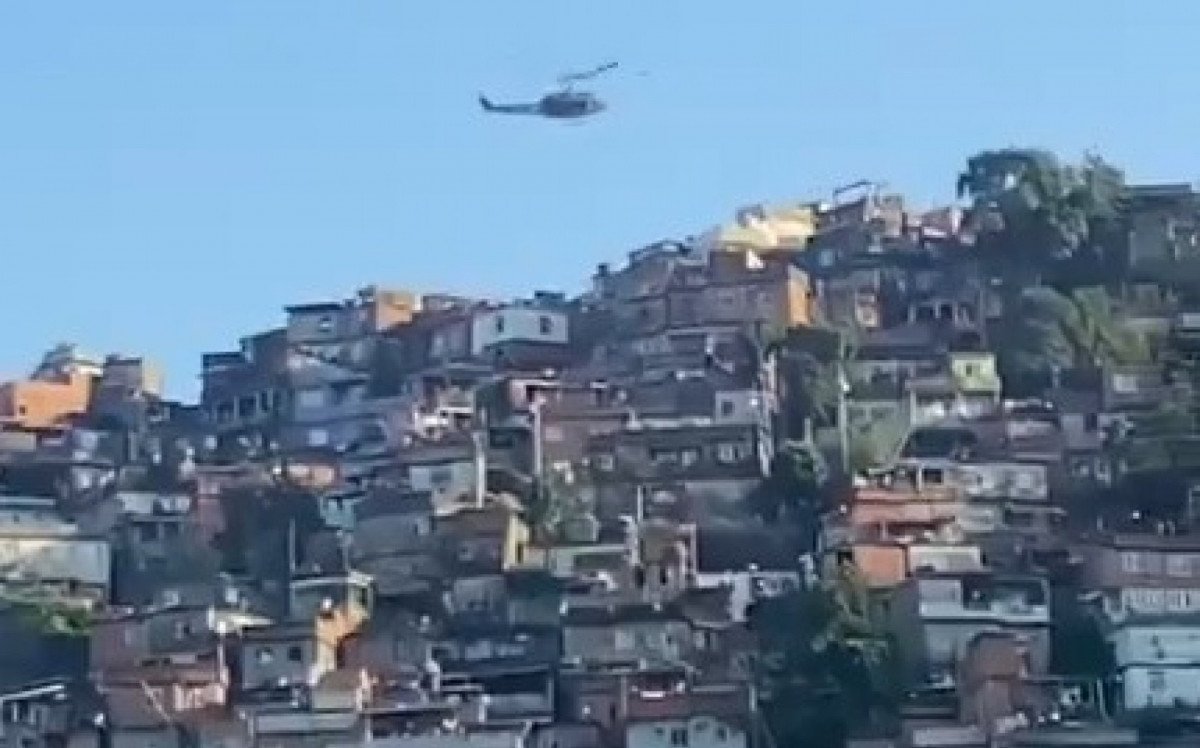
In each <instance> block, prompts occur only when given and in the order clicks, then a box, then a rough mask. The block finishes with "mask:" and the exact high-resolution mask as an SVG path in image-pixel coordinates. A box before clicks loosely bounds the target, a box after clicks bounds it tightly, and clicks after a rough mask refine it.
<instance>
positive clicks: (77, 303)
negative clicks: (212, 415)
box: [0, 0, 1200, 394]
mask: <svg viewBox="0 0 1200 748" xmlns="http://www.w3.org/2000/svg"><path fill="white" fill-rule="evenodd" d="M1141 5H1142V4H1137V3H1127V2H1118V1H1117V0H1112V1H1110V2H1098V3H1088V4H1080V3H1075V2H1053V1H1047V0H1040V1H1039V2H1025V1H1012V0H1010V1H1009V2H1004V3H984V2H963V1H962V0H957V1H955V2H949V1H941V0H922V1H921V2H912V1H911V0H910V1H908V2H900V1H898V0H888V1H884V0H880V1H879V2H824V3H817V2H797V0H739V1H738V2H736V3H734V2H726V1H724V0H721V1H718V0H604V1H603V2H582V1H578V2H571V1H568V0H540V1H537V2H534V1H533V0H472V1H471V2H467V1H465V0H458V1H455V0H425V1H424V2H422V1H420V0H355V1H354V2H346V1H345V0H323V1H322V2H313V1H310V0H193V1H192V2H163V0H139V1H136V2H135V1H133V0H103V2H96V1H91V0H89V1H84V0H75V2H54V1H52V0H5V1H4V2H2V3H0V281H2V282H3V291H2V293H0V312H2V313H3V317H4V319H5V320H6V325H5V336H4V338H3V341H2V343H0V374H6V375H16V374H21V373H24V371H25V370H26V369H27V368H29V367H30V366H32V364H33V360H34V359H35V358H36V356H37V355H38V354H39V352H40V351H41V350H43V349H44V348H45V347H46V346H48V345H50V344H52V343H54V342H56V341H59V340H74V341H77V342H80V343H81V344H84V345H85V346H87V347H88V348H90V349H93V350H95V351H97V352H106V351H110V350H119V351H122V352H127V353H143V354H145V355H149V356H151V357H153V358H155V359H157V360H159V361H161V362H162V363H163V364H164V365H165V366H167V368H168V381H169V383H170V388H171V390H172V391H174V392H176V393H181V394H191V393H193V392H194V391H195V382H196V370H197V366H198V360H199V359H198V357H199V354H200V352H201V351H202V350H206V349H217V348H221V347H224V346H227V345H230V344H232V343H233V342H234V340H235V339H236V337H237V336H238V335H240V334H243V333H246V332H249V331H253V330H256V329H261V328H264V327H266V326H267V325H270V324H274V323H276V322H277V321H278V320H279V319H280V315H281V312H280V310H279V308H280V307H281V306H282V305H283V304H285V303H287V302H289V301H301V300H317V299H322V298H326V297H338V296H340V295H342V294H346V293H349V292H351V291H353V290H354V289H355V288H356V287H358V286H359V285H362V284H366V283H369V282H378V283H382V284H391V285H396V286H404V287H412V288H415V289H426V290H451V291H462V292H488V293H492V294H496V295H504V294H512V293H522V292H525V291H528V290H530V289H533V288H544V287H561V288H564V289H567V290H575V289H578V288H581V287H582V286H583V284H584V283H585V282H586V279H587V276H588V274H589V273H590V271H591V269H592V268H593V267H594V265H595V263H596V262H598V261H602V260H605V259H609V260H616V259H618V258H620V257H621V256H622V255H623V253H624V252H625V251H627V250H629V249H632V248H635V247H637V246H640V245H641V244H643V243H646V242H649V241H652V240H655V239H659V238H664V237H667V236H674V235H682V234H685V233H688V232H692V231H696V230H700V229H702V228H705V227H706V226H708V225H710V224H712V223H715V222H716V221H717V220H718V219H721V218H723V217H725V216H726V215H727V214H728V213H729V211H730V210H732V209H733V208H734V207H736V206H737V205H739V204H742V203H747V202H751V201H755V200H759V199H772V200H773V199H786V198H790V197H804V196H817V195H821V194H825V193H826V192H827V191H828V190H829V189H830V188H832V187H835V186H837V185H838V184H841V183H844V182H847V181H852V180H854V179H858V178H863V177H870V178H875V179H880V180H884V181H886V182H888V183H889V184H891V185H892V186H894V187H896V188H898V189H903V190H904V191H906V192H908V193H909V194H911V195H913V196H914V197H916V198H919V199H921V200H938V199H948V198H949V197H950V194H951V189H952V185H953V181H954V176H955V173H956V170H957V168H958V167H959V165H960V164H961V163H962V161H963V159H964V157H965V156H966V155H968V154H969V153H971V152H972V151H974V150H978V149H980V148H983V147H988V146H1002V145H1010V144H1022V145H1024V144H1037V145H1045V146H1048V147H1051V148H1054V149H1057V150H1060V151H1061V152H1063V153H1065V154H1068V155H1072V156H1074V155H1079V154H1081V153H1082V152H1083V151H1084V150H1085V149H1095V150H1097V151H1099V152H1101V153H1103V154H1105V155H1107V156H1109V157H1110V158H1111V159H1113V160H1115V161H1117V162H1118V163H1120V164H1121V165H1123V166H1125V167H1126V168H1127V170H1128V171H1129V173H1130V174H1131V175H1132V176H1133V177H1135V178H1147V179H1154V178H1170V179H1187V180H1190V179H1192V178H1194V177H1195V176H1196V169H1195V166H1194V163H1193V161H1194V160H1195V157H1194V156H1193V155H1192V154H1193V153H1194V152H1195V149H1194V144H1195V142H1196V138H1197V133H1200V104H1197V96H1196V93H1197V91H1196V79H1195V66H1194V64H1193V59H1192V58H1193V56H1194V55H1193V50H1194V46H1195V44H1194V38H1193V37H1194V32H1195V29H1196V28H1198V27H1200V3H1196V2H1194V1H1193V0H1175V1H1174V2H1171V1H1169V0H1163V1H1162V2H1156V3H1153V4H1149V5H1146V7H1145V8H1144V9H1143V8H1142V7H1141ZM1085 6H1086V7H1085ZM1079 14H1083V15H1079ZM610 58H611V59H616V60H620V61H621V63H622V65H623V66H624V68H625V69H624V70H623V71H620V72H618V73H617V74H616V75H614V76H612V77H611V78H610V79H608V80H606V81H605V82H604V83H603V84H601V86H600V90H601V91H602V93H604V94H605V95H606V96H607V97H608V98H609V99H610V100H611V104H612V107H613V108H612V111H611V112H609V113H607V114H606V115H604V117H603V118H602V119H601V120H598V121H594V122H591V123H588V124H584V125H579V126H570V125H561V124H556V123H552V122H543V121H538V120H522V119H509V120H504V119H489V118H485V117H484V116H482V115H481V114H480V112H479V111H478V110H477V108H476V101H475V96H476V93H477V92H479V91H481V90H482V91H487V92H489V93H490V94H492V95H493V96H495V97H496V98H502V97H512V98H516V97H519V96H521V95H538V94H540V93H541V92H542V91H543V89H544V88H545V87H546V86H547V85H548V84H550V83H551V82H552V81H553V79H554V77H555V76H556V75H557V74H558V73H560V72H562V71H564V70H568V69H571V68H582V67H587V66H590V65H593V64H597V63H599V62H601V61H604V60H607V59H610ZM643 70H644V71H646V72H647V73H648V75H646V76H645V77H639V76H636V75H634V73H636V72H639V71H643Z"/></svg>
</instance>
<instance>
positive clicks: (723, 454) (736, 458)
mask: <svg viewBox="0 0 1200 748" xmlns="http://www.w3.org/2000/svg"><path fill="white" fill-rule="evenodd" d="M750 454H751V450H750V447H749V446H748V445H747V444H746V443H745V442H722V443H720V444H718V445H717V461H718V462H723V463H726V464H729V463H734V462H741V461H743V460H745V459H747V458H748V457H750Z"/></svg>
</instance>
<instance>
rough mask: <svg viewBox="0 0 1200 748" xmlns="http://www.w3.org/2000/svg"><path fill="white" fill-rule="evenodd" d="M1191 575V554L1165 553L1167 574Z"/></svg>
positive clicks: (1175, 575)
mask: <svg viewBox="0 0 1200 748" xmlns="http://www.w3.org/2000/svg"><path fill="white" fill-rule="evenodd" d="M1191 575H1192V556H1191V554H1188V553H1171V554H1168V555H1167V576H1171V577H1190V576H1191Z"/></svg>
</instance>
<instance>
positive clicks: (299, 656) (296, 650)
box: [287, 644, 304, 662]
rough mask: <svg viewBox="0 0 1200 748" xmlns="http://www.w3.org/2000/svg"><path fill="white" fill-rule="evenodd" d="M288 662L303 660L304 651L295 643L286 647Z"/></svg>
mask: <svg viewBox="0 0 1200 748" xmlns="http://www.w3.org/2000/svg"><path fill="white" fill-rule="evenodd" d="M287 658H288V662H304V651H303V650H302V649H300V647H299V646H297V645H294V644H293V645H292V646H290V647H288V651H287Z"/></svg>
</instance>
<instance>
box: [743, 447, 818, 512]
mask: <svg viewBox="0 0 1200 748" xmlns="http://www.w3.org/2000/svg"><path fill="white" fill-rule="evenodd" d="M823 480H824V470H823V468H822V466H821V464H820V462H819V460H818V459H817V457H816V456H815V455H814V454H813V452H812V450H810V449H809V448H808V446H807V445H805V444H801V443H800V442H792V441H789V442H785V443H784V444H783V445H782V446H781V447H780V448H779V450H778V451H777V452H776V453H775V456H774V457H773V458H772V459H771V470H770V473H769V474H768V475H767V478H766V479H765V480H764V481H763V482H762V483H761V484H759V486H758V488H757V489H755V491H754V492H752V493H751V494H750V509H751V511H752V512H753V513H754V514H756V515H758V516H759V517H761V518H762V519H763V520H765V521H766V522H768V523H774V522H777V521H778V520H779V519H780V517H781V515H783V514H785V513H786V514H788V515H790V516H791V517H793V518H794V519H798V520H805V519H808V520H812V521H815V516H816V509H817V502H818V496H819V493H820V489H821V483H822V481H823Z"/></svg>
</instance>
